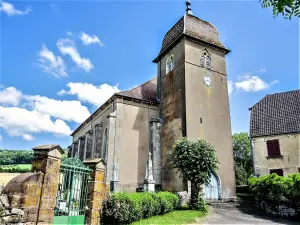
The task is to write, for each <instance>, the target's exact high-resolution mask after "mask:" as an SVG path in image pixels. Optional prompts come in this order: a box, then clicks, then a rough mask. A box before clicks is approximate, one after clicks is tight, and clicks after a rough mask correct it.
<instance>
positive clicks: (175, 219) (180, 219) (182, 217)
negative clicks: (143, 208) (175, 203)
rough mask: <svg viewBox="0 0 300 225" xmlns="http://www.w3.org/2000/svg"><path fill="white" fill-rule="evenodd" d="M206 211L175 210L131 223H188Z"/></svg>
mask: <svg viewBox="0 0 300 225" xmlns="http://www.w3.org/2000/svg"><path fill="white" fill-rule="evenodd" d="M205 215H206V213H204V212H200V211H195V210H175V211H173V212H170V213H167V214H165V215H161V216H153V217H150V218H148V219H144V220H140V221H137V222H134V223H132V224H131V225H139V224H159V225H161V224H188V223H193V222H195V220H196V219H197V218H201V217H203V216H205Z"/></svg>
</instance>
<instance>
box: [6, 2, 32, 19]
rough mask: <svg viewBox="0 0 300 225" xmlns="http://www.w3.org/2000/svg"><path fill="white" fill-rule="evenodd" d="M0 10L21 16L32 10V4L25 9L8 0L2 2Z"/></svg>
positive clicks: (9, 14) (10, 14)
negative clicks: (16, 6) (19, 8)
mask: <svg viewBox="0 0 300 225" xmlns="http://www.w3.org/2000/svg"><path fill="white" fill-rule="evenodd" d="M0 11H1V12H4V13H6V14H7V15H8V16H21V15H26V14H28V13H30V12H31V11H32V9H31V7H30V6H27V8H26V9H25V10H23V11H22V10H18V9H16V8H15V7H14V5H13V4H11V3H8V2H3V1H1V2H0Z"/></svg>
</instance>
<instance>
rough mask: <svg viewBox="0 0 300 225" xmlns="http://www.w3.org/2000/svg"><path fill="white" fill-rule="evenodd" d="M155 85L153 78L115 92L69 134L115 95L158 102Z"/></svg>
mask: <svg viewBox="0 0 300 225" xmlns="http://www.w3.org/2000/svg"><path fill="white" fill-rule="evenodd" d="M156 85H157V79H156V78H153V79H152V80H149V81H147V82H146V83H144V84H141V85H140V86H138V87H135V88H133V89H131V90H128V91H121V92H117V93H115V94H114V95H112V96H111V97H110V98H109V99H108V100H107V101H106V102H105V103H104V104H103V105H101V106H100V107H99V108H98V109H97V110H96V111H95V112H94V113H93V114H92V115H90V116H89V117H88V118H87V119H86V120H85V121H84V122H83V123H82V124H81V125H80V126H79V127H77V128H76V130H75V131H73V133H72V134H71V136H73V135H75V134H76V133H77V132H78V131H79V130H80V129H81V127H83V126H84V125H86V124H87V123H89V122H90V121H91V120H93V118H94V117H95V116H96V115H97V114H98V113H99V112H100V111H102V110H103V109H104V108H105V107H106V105H107V103H108V102H110V101H111V100H112V99H113V98H114V97H115V96H121V97H128V98H132V99H136V100H141V101H145V102H149V103H156V104H158V103H159V102H158V101H157V90H156Z"/></svg>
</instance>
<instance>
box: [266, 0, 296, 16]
mask: <svg viewBox="0 0 300 225" xmlns="http://www.w3.org/2000/svg"><path fill="white" fill-rule="evenodd" d="M260 2H261V5H262V7H263V8H268V7H273V15H274V17H277V16H278V15H279V14H282V15H283V16H284V18H286V19H291V18H292V16H296V17H300V0H260Z"/></svg>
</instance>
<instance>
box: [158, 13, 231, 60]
mask: <svg viewBox="0 0 300 225" xmlns="http://www.w3.org/2000/svg"><path fill="white" fill-rule="evenodd" d="M183 36H186V37H190V38H193V39H195V40H198V41H201V42H204V43H206V44H208V45H212V46H214V47H217V48H220V49H223V50H224V51H225V52H226V53H228V52H230V50H228V49H226V47H225V46H224V44H223V43H222V42H221V41H220V39H219V32H218V30H217V29H216V27H215V26H214V25H212V24H211V23H209V22H207V21H204V20H202V19H199V18H198V17H196V16H194V15H191V14H185V15H184V16H183V17H181V18H180V20H178V22H177V23H176V24H175V25H174V26H173V27H172V28H171V29H170V30H169V31H168V32H167V33H166V35H165V36H164V39H163V42H162V46H161V49H160V52H159V54H158V56H157V57H156V58H155V59H154V60H153V61H154V62H157V61H158V60H159V58H160V56H161V55H163V54H164V53H165V52H166V51H167V50H168V49H169V48H170V47H171V46H173V45H174V44H175V43H176V42H177V41H178V40H180V38H181V37H183Z"/></svg>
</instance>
